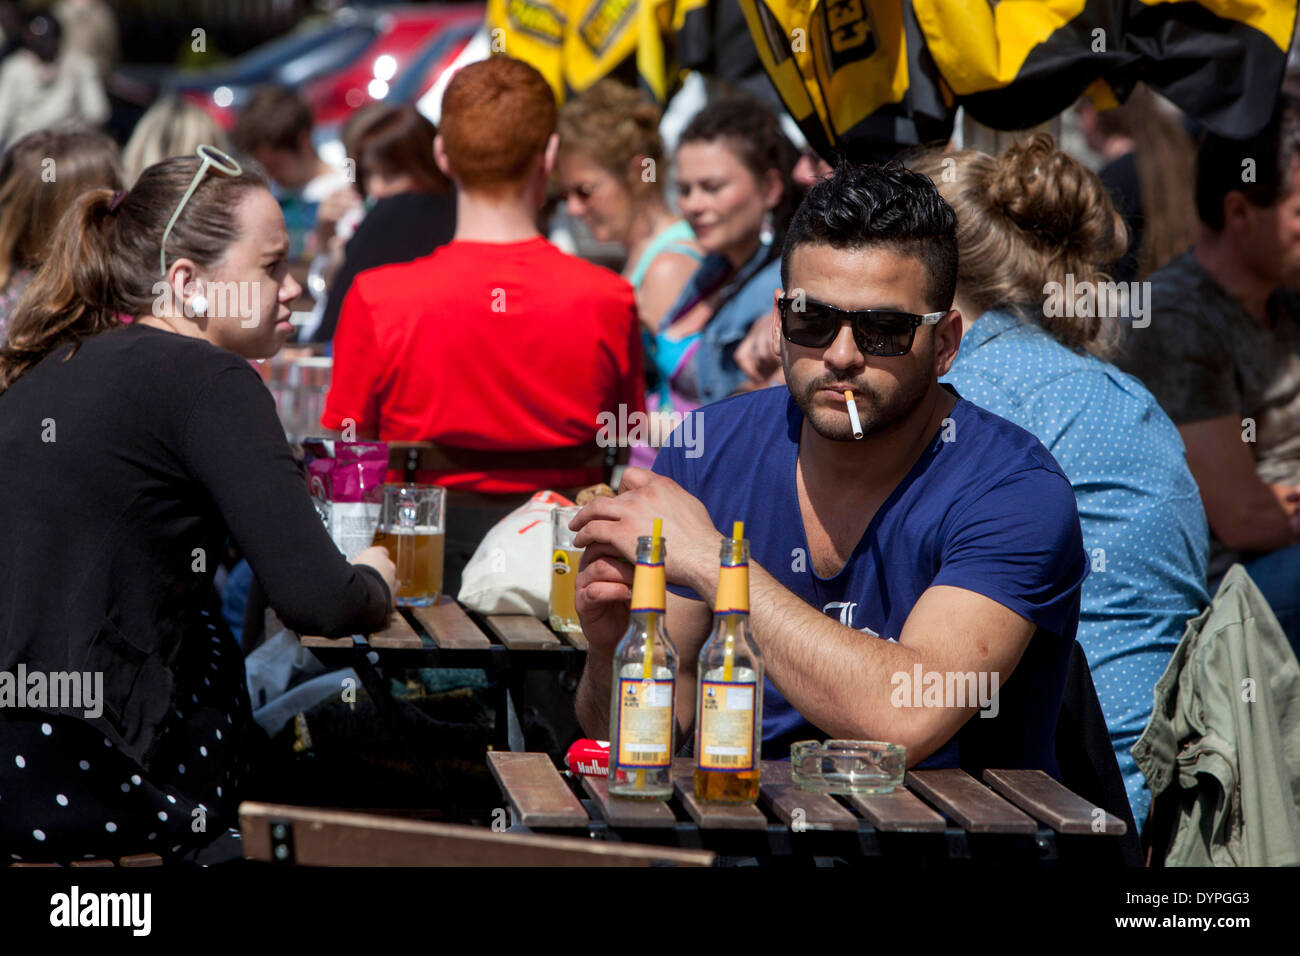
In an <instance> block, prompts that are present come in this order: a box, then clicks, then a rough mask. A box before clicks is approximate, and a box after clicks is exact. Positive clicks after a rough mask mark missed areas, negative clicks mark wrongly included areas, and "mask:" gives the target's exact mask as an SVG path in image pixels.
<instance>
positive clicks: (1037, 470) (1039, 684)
mask: <svg viewBox="0 0 1300 956" xmlns="http://www.w3.org/2000/svg"><path fill="white" fill-rule="evenodd" d="M691 414H692V415H694V416H697V418H696V420H695V421H694V422H692V423H690V424H691V427H693V428H695V429H696V430H695V431H694V432H693V433H691V432H687V433H686V434H694V436H695V441H694V443H692V447H691V448H687V447H672V446H671V445H669V446H666V447H664V448H663V449H662V450H661V451H660V453H659V456H658V457H657V458H656V460H655V464H654V470H655V471H656V472H658V473H660V474H662V475H666V476H668V477H669V478H672V479H673V480H674V481H676V482H677V483H678V484H680V485H681V486H682V487H683V488H685V489H686V490H687V491H689V492H690V493H691V494H693V495H694V496H695V497H697V498H699V499H700V501H701V502H703V504H704V506H705V507H706V508H707V509H708V512H709V515H710V517H711V518H712V519H713V522H714V524H715V525H716V526H717V528H718V529H719V531H723V530H724V529H730V528H731V524H732V522H733V521H744V522H745V529H746V536H747V537H748V538H749V541H750V557H751V560H752V561H754V562H755V563H757V564H759V565H761V566H762V567H763V568H764V569H765V570H766V571H767V572H768V573H769V574H771V575H772V576H773V577H775V578H776V579H777V580H778V581H780V582H781V584H782V585H783V586H785V587H786V588H788V589H789V590H790V591H792V592H793V593H794V594H796V595H798V597H799V598H801V599H802V600H804V601H806V602H807V603H808V604H810V605H812V606H813V607H816V608H820V609H821V610H822V611H823V612H824V613H825V614H827V615H829V616H830V617H832V618H834V619H836V620H838V621H839V622H840V623H841V624H844V625H846V626H848V627H851V628H854V629H855V630H858V631H861V632H863V635H864V636H863V640H871V639H878V640H879V639H883V640H895V641H896V640H897V639H898V636H899V635H900V634H901V633H902V631H903V623H904V622H905V621H906V620H907V616H908V615H909V614H910V613H911V611H912V608H913V607H914V606H915V604H916V602H917V600H918V599H919V598H920V596H921V594H922V593H923V592H924V591H925V590H926V589H927V588H930V587H933V586H935V585H949V586H952V587H959V588H964V589H966V590H968V591H974V592H976V593H979V594H982V595H984V596H986V597H989V598H991V599H992V600H994V601H997V602H998V603H999V604H1002V605H1004V606H1005V607H1007V608H1010V609H1011V610H1013V611H1015V612H1016V613H1017V614H1019V615H1020V616H1021V617H1023V618H1025V619H1026V620H1029V621H1031V622H1033V623H1034V624H1036V625H1037V627H1038V630H1037V631H1036V632H1035V634H1034V636H1033V638H1032V639H1031V640H1030V642H1029V646H1028V648H1027V649H1026V650H1025V653H1024V655H1023V656H1022V657H1021V660H1020V662H1019V664H1017V665H1016V668H1015V672H1014V673H1013V674H1011V675H1010V676H1009V677H1007V675H1002V677H1003V678H1004V679H1001V680H1000V688H999V690H1000V693H999V697H998V706H997V716H995V717H982V716H979V715H977V716H975V717H973V718H971V719H970V720H968V721H967V722H966V724H965V725H964V726H963V727H962V729H961V730H960V731H958V733H957V734H956V735H955V736H954V737H953V738H952V739H951V740H949V741H948V742H947V743H946V744H944V745H943V746H942V747H940V748H939V749H938V750H937V751H935V752H934V753H933V754H932V755H931V756H930V757H928V758H927V759H926V760H925V761H923V762H922V763H921V764H920V765H919V766H922V767H957V766H960V767H962V768H964V769H967V770H968V771H976V772H978V771H979V770H982V769H983V768H984V767H1002V768H1021V767H1023V768H1037V769H1042V770H1045V771H1046V772H1048V773H1050V774H1052V775H1053V776H1057V775H1058V769H1057V764H1056V757H1055V741H1054V737H1055V731H1056V719H1057V715H1058V714H1059V712H1060V709H1061V695H1062V688H1063V685H1064V681H1065V672H1066V666H1067V664H1068V662H1069V656H1070V650H1071V647H1072V645H1073V643H1074V632H1075V628H1076V627H1077V625H1078V621H1079V591H1080V587H1081V586H1082V584H1083V580H1084V578H1085V576H1086V575H1087V573H1088V572H1087V562H1086V560H1085V555H1084V550H1083V538H1082V535H1081V533H1080V530H1079V517H1078V513H1077V512H1076V510H1075V504H1074V493H1073V492H1072V491H1071V490H1070V483H1069V481H1067V480H1066V478H1065V475H1063V474H1062V473H1061V469H1060V468H1059V467H1058V466H1057V464H1056V462H1055V461H1053V460H1052V456H1051V455H1050V454H1048V452H1047V450H1046V449H1045V448H1044V447H1043V446H1042V445H1041V444H1040V443H1039V441H1038V440H1037V439H1036V438H1034V436H1033V435H1031V434H1029V433H1028V432H1027V431H1025V430H1024V429H1022V428H1019V427H1018V426H1016V425H1013V424H1011V423H1010V422H1008V421H1005V420H1003V419H1001V418H998V417H997V416H996V415H993V414H991V413H989V412H987V411H985V410H983V409H981V408H978V407H977V406H975V405H972V404H970V403H969V402H966V401H964V400H960V399H959V400H958V402H957V404H956V407H955V408H954V409H953V411H952V414H951V416H950V419H949V420H948V421H947V422H946V423H945V426H944V428H943V429H942V430H941V431H940V432H939V434H938V435H936V436H935V438H934V439H933V440H932V441H931V442H930V443H929V445H927V446H926V448H925V450H924V451H923V452H922V453H921V455H920V457H919V458H918V459H917V461H916V463H915V465H913V466H912V469H911V471H910V472H908V474H907V476H906V477H905V478H904V479H903V480H902V481H901V482H900V483H899V485H898V487H896V488H895V489H894V491H893V492H892V493H891V494H890V495H889V497H888V498H887V499H886V500H885V502H884V503H883V504H882V505H881V506H880V508H879V510H878V511H877V512H876V514H875V516H874V517H873V518H872V519H871V523H870V525H868V527H867V530H866V533H865V534H863V536H862V539H861V541H860V542H859V543H858V545H857V547H856V548H855V549H854V551H853V554H852V555H851V556H850V558H849V560H848V562H847V563H846V564H845V566H844V567H843V568H842V569H841V570H840V572H839V573H838V574H836V575H835V576H834V577H833V578H821V577H819V576H818V575H817V573H816V572H815V571H814V570H813V567H812V561H811V559H810V557H809V551H808V542H807V539H806V537H805V534H804V527H803V518H802V515H801V513H800V510H799V502H798V497H797V492H796V489H795V468H796V465H797V458H798V451H799V435H800V429H801V426H802V424H803V413H802V412H801V411H800V410H799V407H798V405H796V404H795V402H794V400H793V399H792V398H791V397H790V393H789V391H788V390H787V389H786V388H785V387H776V388H769V389H763V390H761V391H757V392H751V393H748V394H744V395H738V396H735V397H733V398H729V399H726V400H724V401H721V402H717V403H715V404H713V405H707V406H705V407H703V408H701V409H699V410H698V411H696V412H692V413H691ZM681 427H682V428H686V427H687V426H686V424H683V425H682V426H681ZM687 452H691V453H697V452H702V453H701V454H698V457H694V458H690V457H687ZM672 590H673V591H674V592H675V593H677V594H680V595H683V596H686V597H691V598H696V599H698V595H696V594H694V592H692V591H690V590H689V589H685V588H679V587H676V586H674V587H673V588H672ZM710 597H711V596H710ZM759 649H760V650H761V649H762V646H761V641H760V647H759ZM887 689H888V690H891V691H892V687H891V688H887ZM829 736H830V735H829V734H827V733H826V732H824V731H822V730H819V729H818V728H816V727H814V726H813V725H811V724H809V723H808V722H807V721H806V720H804V718H803V717H802V715H800V714H799V713H798V712H797V711H796V710H795V709H794V707H793V706H791V704H790V703H789V702H788V701H786V700H785V698H784V697H782V696H781V693H780V692H779V691H778V690H777V689H776V688H775V687H774V686H773V684H772V682H771V680H770V679H769V680H767V681H766V684H765V687H764V696H763V757H764V758H766V759H780V758H784V757H786V756H788V755H789V748H790V744H791V743H793V742H794V741H796V740H802V739H808V738H826V737H829Z"/></svg>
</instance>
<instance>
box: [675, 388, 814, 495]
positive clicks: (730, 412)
mask: <svg viewBox="0 0 1300 956" xmlns="http://www.w3.org/2000/svg"><path fill="white" fill-rule="evenodd" d="M789 409H790V390H789V389H788V388H786V387H785V386H783V385H777V386H773V387H772V388H763V389H759V390H757V391H753V392H745V393H743V394H740V395H732V396H731V397H730V398H724V399H722V400H721V401H717V402H713V403H712V404H709V405H704V406H702V407H700V408H697V409H695V410H694V411H691V412H687V413H686V414H685V415H681V416H680V418H681V419H682V420H681V423H680V424H679V425H678V426H677V428H678V429H681V431H680V433H678V432H675V433H674V434H670V435H669V436H668V440H667V441H666V442H665V444H664V446H663V447H662V448H661V449H660V451H659V454H658V456H657V457H656V458H655V465H654V468H655V470H656V471H660V472H662V471H664V470H665V469H669V470H678V469H680V468H682V467H683V464H684V462H683V460H687V461H689V460H697V461H696V464H695V465H694V466H693V469H692V470H694V471H696V472H697V473H699V474H700V475H703V474H704V473H709V472H716V473H718V474H729V475H734V474H735V472H734V470H732V469H731V467H730V465H729V463H730V462H732V461H734V460H735V459H742V460H744V461H747V462H749V463H750V466H752V463H753V461H754V455H755V448H756V446H757V445H765V444H768V443H770V442H773V441H780V440H782V439H783V438H784V437H785V436H786V435H788V428H789V427H790V418H789ZM672 414H673V415H674V416H677V415H678V413H676V412H674V413H672ZM724 463H728V464H725V466H724ZM719 468H720V469H721V470H719Z"/></svg>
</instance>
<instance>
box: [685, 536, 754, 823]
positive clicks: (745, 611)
mask: <svg viewBox="0 0 1300 956" xmlns="http://www.w3.org/2000/svg"><path fill="white" fill-rule="evenodd" d="M744 531H745V526H744V523H743V522H740V521H737V522H736V523H735V526H734V528H733V530H732V537H730V538H724V539H723V541H722V555H721V567H720V568H719V570H718V595H717V600H716V601H714V604H713V633H712V634H710V635H709V639H708V641H707V642H706V643H705V645H704V647H702V648H701V649H700V660H699V668H698V670H697V676H698V681H699V687H698V691H697V694H696V698H695V798H696V799H697V800H702V801H706V802H709V803H755V802H757V800H758V787H759V763H758V761H759V758H760V753H761V749H762V739H763V661H762V657H761V656H760V654H759V651H758V646H757V645H756V644H755V643H754V640H753V638H752V637H751V635H750V632H749V542H748V541H746V540H745V537H744Z"/></svg>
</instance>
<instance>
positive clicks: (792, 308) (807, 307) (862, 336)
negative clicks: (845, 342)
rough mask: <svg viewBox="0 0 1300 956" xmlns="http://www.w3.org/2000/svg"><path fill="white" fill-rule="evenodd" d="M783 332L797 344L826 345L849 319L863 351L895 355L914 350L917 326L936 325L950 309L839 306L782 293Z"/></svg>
mask: <svg viewBox="0 0 1300 956" xmlns="http://www.w3.org/2000/svg"><path fill="white" fill-rule="evenodd" d="M777 309H778V310H779V311H780V313H781V334H782V335H784V336H785V337H786V339H787V340H788V341H790V342H793V343H794V344H795V345H801V346H803V347H804V348H809V349H824V348H825V347H826V346H828V345H830V344H831V343H832V342H834V341H835V336H837V335H839V334H840V327H841V326H842V325H843V324H844V323H845V322H846V321H847V322H848V323H849V324H850V325H851V326H852V328H853V341H854V342H856V343H857V345H858V348H859V349H860V350H861V351H862V354H863V355H875V356H879V357H883V358H895V357H897V356H899V355H906V354H907V353H908V352H910V351H911V350H912V340H913V338H915V336H916V330H917V327H918V326H922V325H935V324H937V323H938V321H939V320H940V319H942V318H943V317H944V316H945V315H947V314H948V313H947V312H927V313H926V314H924V315H917V314H916V313H914V312H900V311H899V310H897V309H853V310H850V309H837V308H835V306H833V305H827V304H826V303H824V302H817V301H815V300H813V299H808V298H806V297H799V298H791V297H790V296H784V295H783V296H781V298H779V299H778V300H777Z"/></svg>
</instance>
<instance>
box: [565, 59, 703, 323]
mask: <svg viewBox="0 0 1300 956" xmlns="http://www.w3.org/2000/svg"><path fill="white" fill-rule="evenodd" d="M660 118H661V111H660V109H659V107H658V106H657V105H655V103H654V102H653V101H652V100H651V99H650V98H649V97H648V96H646V95H645V94H644V93H642V92H639V91H638V90H634V89H632V88H630V87H627V86H624V85H623V84H621V83H619V82H618V81H616V80H602V81H601V82H599V83H597V84H595V85H594V86H592V87H591V88H590V89H588V90H586V91H585V92H584V93H582V94H580V95H579V96H576V97H574V98H573V99H571V100H569V101H568V102H567V103H565V104H564V107H563V109H561V110H560V115H559V118H558V120H557V122H556V132H557V133H559V135H560V151H559V154H558V155H557V156H556V160H555V179H556V181H557V182H558V183H559V185H560V192H561V194H562V196H563V198H564V200H565V208H566V210H567V211H568V213H569V215H571V216H574V217H577V218H580V219H582V221H583V223H584V224H585V225H586V226H587V229H588V230H589V231H590V232H591V235H592V238H593V239H595V240H596V241H597V242H613V243H617V244H618V245H620V246H622V247H623V249H624V251H625V252H626V253H627V265H626V267H625V268H624V270H623V277H624V278H625V279H627V281H628V282H630V283H632V288H633V289H634V290H636V304H637V311H638V312H639V313H640V316H641V324H642V326H643V327H644V328H645V330H646V332H647V333H648V334H650V335H653V334H654V333H655V332H656V331H657V330H658V328H659V323H660V321H661V320H662V319H663V317H664V313H665V312H666V311H667V310H668V307H669V306H670V305H672V304H673V302H674V301H676V299H677V297H678V296H679V295H681V291H682V288H683V287H684V286H685V285H686V280H687V279H689V278H690V277H691V275H692V274H694V272H695V270H696V268H697V267H698V266H699V264H700V260H701V259H702V258H703V257H704V254H703V253H702V252H701V251H700V246H699V244H698V243H697V242H696V241H695V234H694V233H693V232H692V231H691V227H690V225H689V224H687V222H686V220H685V219H683V218H682V217H681V216H680V215H678V214H677V213H675V212H673V211H672V210H671V209H669V208H668V202H667V200H666V199H665V198H664V179H665V178H666V177H665V176H664V173H666V172H667V170H666V169H663V168H662V167H663V164H664V144H663V140H662V139H661V138H660V136H659V120H660Z"/></svg>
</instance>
